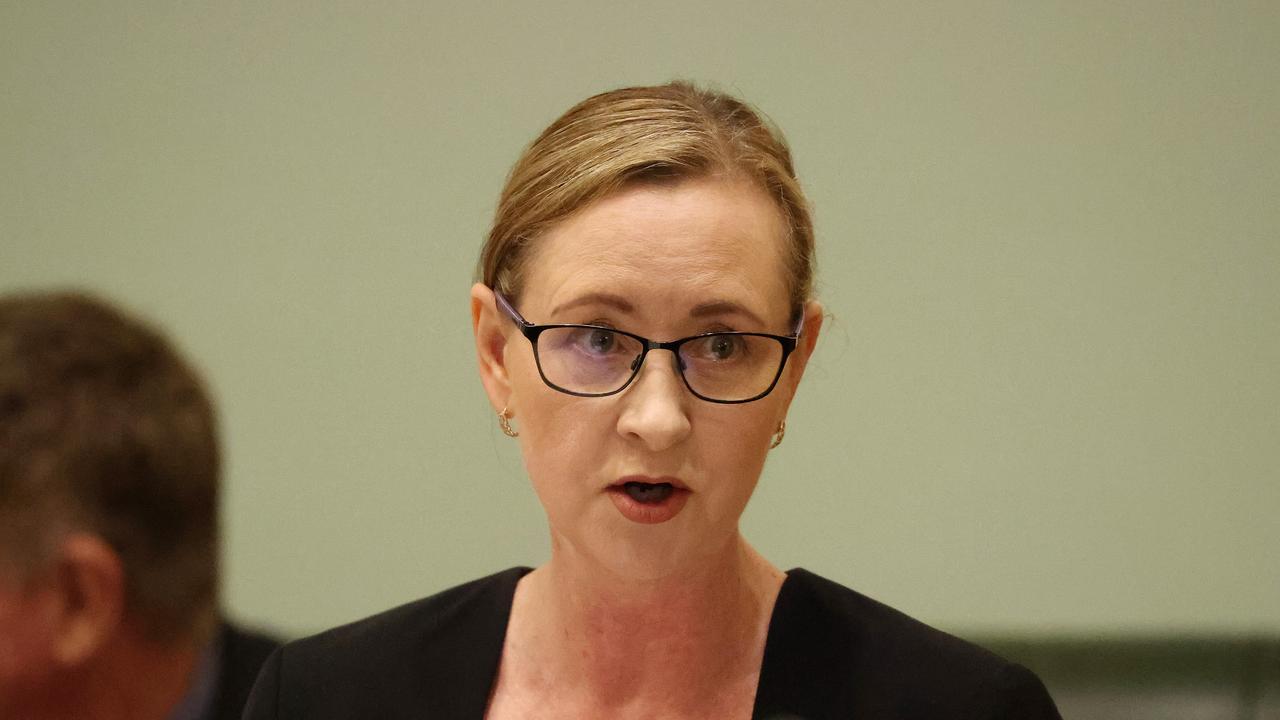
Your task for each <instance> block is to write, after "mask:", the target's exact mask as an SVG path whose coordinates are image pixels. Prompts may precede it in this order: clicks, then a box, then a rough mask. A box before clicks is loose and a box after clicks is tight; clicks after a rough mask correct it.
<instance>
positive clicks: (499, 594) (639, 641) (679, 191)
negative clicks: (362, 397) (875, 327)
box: [246, 83, 1057, 719]
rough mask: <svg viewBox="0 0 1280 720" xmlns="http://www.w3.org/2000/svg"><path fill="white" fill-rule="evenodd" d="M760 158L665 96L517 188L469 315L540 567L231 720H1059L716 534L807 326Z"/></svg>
mask: <svg viewBox="0 0 1280 720" xmlns="http://www.w3.org/2000/svg"><path fill="white" fill-rule="evenodd" d="M812 268H813V228H812V224H811V222H810V219H809V213H808V210H807V207H806V201H805V199H804V197H803V195H802V194H801V191H800V188H799V185H798V184H797V182H796V179H795V173H794V171H793V169H792V164H791V159H790V154H789V151H788V150H787V148H786V146H785V145H784V144H783V142H782V140H781V138H780V137H779V136H778V134H777V133H776V132H774V131H772V130H771V129H769V128H768V127H767V126H766V125H765V124H764V123H763V122H762V121H761V119H760V118H759V116H758V115H756V113H755V112H753V111H752V110H751V109H749V108H748V107H747V106H745V105H743V104H742V103H740V102H738V101H737V100H734V99H733V98H730V97H726V96H724V95H721V94H717V93H712V92H706V91H702V90H699V89H696V88H694V87H691V86H689V85H686V84H681V83H673V84H670V85H665V86H660V87H648V88H630V89H624V90H618V91H614V92H609V93H604V94H602V95H598V96H596V97H593V98H590V99H588V100H586V101H584V102H582V103H581V104H579V105H578V106H576V107H574V108H573V109H571V110H569V112H568V113H566V114H565V115H564V116H563V117H561V118H560V119H559V120H557V121H556V122H555V123H553V124H552V125H551V127H549V128H548V129H547V130H546V131H545V132H543V134H542V135H541V136H540V137H539V138H538V139H537V140H536V141H535V142H534V143H533V144H532V145H531V146H530V147H529V149H528V150H527V151H526V152H525V154H524V155H523V157H522V158H521V159H520V161H519V162H518V163H517V164H516V166H515V168H514V170H513V171H512V174H511V177H510V178H509V180H508V182H507V185H506V188H505V189H504V191H503V194H502V198H501V200H500V202H499V206H498V211H497V217H496V220H495V223H494V226H493V229H492V231H491V233H490V235H489V239H488V242H487V244H486V245H485V247H484V250H483V253H482V256H481V260H480V268H479V275H480V282H479V283H477V284H476V285H475V286H474V287H473V288H472V291H471V310H472V319H473V325H474V329H475V338H476V349H477V355H478V358H479V366H480V377H481V381H482V382H483V384H484V387H485V390H486V392H487V393H488V396H489V399H490V401H491V402H492V404H493V408H494V411H495V412H496V413H497V417H498V422H499V424H500V426H501V427H502V429H503V430H504V432H506V433H507V434H508V435H510V436H512V437H514V438H516V439H517V440H518V441H519V443H520V447H521V451H522V453H523V456H524V460H525V465H526V468H527V470H528V472H529V476H530V478H531V480H532V482H533V486H534V489H535V490H536V492H537V495H538V498H539V499H540V501H541V502H542V505H543V507H544V508H545V510H546V514H547V518H548V522H549V525H550V530H551V538H552V544H551V559H550V560H549V561H548V562H547V564H545V565H543V566H542V567H540V568H538V569H536V570H533V571H528V570H527V569H524V568H516V569H512V570H508V571H506V572H503V573H500V574H498V575H494V576H492V577H489V578H485V579H482V580H479V581H476V582H473V583H470V584H468V585H464V586H461V587H458V588H454V589H452V590H448V591H446V592H444V593H441V594H439V595H436V596H434V597H431V598H427V599H425V600H420V601H418V602H417V603H413V604H410V605H406V606H403V607H401V608H397V609H395V610H391V611H389V612H387V613H383V614H382V615H378V616H375V617H373V618H370V619H367V620H364V621H361V622H358V623H355V624H353V625H349V626H346V627H343V628H338V629H336V630H332V631H329V632H328V633H325V634H322V635H319V636H316V637H313V638H309V639H305V640H302V641H299V642H296V643H293V644H290V645H288V646H286V647H285V648H284V649H282V651H280V652H278V653H277V654H276V655H275V656H274V657H273V659H272V660H270V661H269V662H268V663H267V665H266V667H265V668H264V671H263V674H262V675H261V677H260V678H259V681H258V685H257V687H256V688H255V691H254V696H253V698H252V699H251V701H250V707H249V709H248V711H247V712H246V717H247V718H347V717H379V718H382V717H386V718H393V717H406V718H408V717H425V718H481V717H485V718H493V719H506V718H521V719H528V718H752V717H757V718H765V717H790V718H797V717H798V718H847V717H856V718H1056V717H1057V712H1056V710H1055V709H1054V707H1053V703H1052V701H1051V700H1050V699H1049V698H1048V695H1047V694H1046V693H1045V691H1044V688H1043V686H1042V685H1041V684H1040V683H1039V681H1038V680H1037V679H1036V678H1035V677H1034V676H1033V675H1032V674H1031V673H1030V672H1028V671H1027V670H1025V669H1023V668H1021V667H1018V666H1016V665H1012V664H1009V663H1007V662H1005V661H1003V660H1001V659H999V658H997V657H995V656H993V655H991V654H989V653H986V652H985V651H982V650H980V649H978V648H975V647H973V646H971V645H968V644H966V643H964V642H962V641H960V640H957V639H955V638H952V637H950V636H948V635H945V634H943V633H941V632H938V631H936V630H933V629H931V628H928V627H926V626H924V625H922V624H920V623H917V622H916V621H913V620H911V619H909V618H907V617H905V616H903V615H901V614H899V613H897V612H896V611H893V610H891V609H889V608H886V607H884V606H882V605H879V604H877V603H875V602H874V601H872V600H870V599H867V598H865V597H863V596H861V595H858V594H857V593H855V592H853V591H851V590H848V589H846V588H843V587H841V586H839V585H836V584H835V583H832V582H830V581H827V580H824V579H822V578H820V577H817V576H815V575H813V574H811V573H808V572H805V571H803V570H793V571H791V572H790V573H784V572H782V571H781V570H779V569H778V568H776V567H774V566H773V565H772V564H770V563H769V561H768V560H766V559H765V558H763V557H761V556H760V554H759V553H757V552H756V551H755V550H753V549H752V548H751V546H750V545H748V544H747V542H746V541H745V540H744V539H743V537H742V535H741V534H740V533H739V531H738V520H739V518H740V517H741V515H742V512H743V509H744V508H745V507H746V504H747V501H748V499H749V498H750V497H751V493H752V490H753V489H754V487H755V484H756V481H757V479H758V478H759V476H760V472H761V469H762V467H763V465H764V461H765V457H766V455H767V453H768V452H769V449H770V448H771V447H774V446H776V445H777V444H778V443H780V442H781V441H782V440H783V435H784V432H785V428H786V423H785V420H786V415H787V408H788V407H789V406H790V404H791V400H792V398H793V397H794V396H795V393H796V389H797V387H798V386H799V384H800V379H801V376H802V375H803V373H804V369H805V364H806V362H807V361H808V359H809V357H810V355H811V354H812V352H813V349H814V346H815V344H816V342H817V340H818V336H819V332H820V330H821V327H822V307H821V306H820V305H819V304H818V302H817V301H816V300H814V299H813V298H812V286H813V280H812V278H813V269H812Z"/></svg>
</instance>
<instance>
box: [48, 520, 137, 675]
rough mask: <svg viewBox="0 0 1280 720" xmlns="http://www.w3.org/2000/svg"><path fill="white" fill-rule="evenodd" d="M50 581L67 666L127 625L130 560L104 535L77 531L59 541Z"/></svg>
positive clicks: (59, 653) (59, 655)
mask: <svg viewBox="0 0 1280 720" xmlns="http://www.w3.org/2000/svg"><path fill="white" fill-rule="evenodd" d="M50 582H51V583H52V589H53V590H54V592H55V593H56V595H55V602H54V604H53V607H52V612H53V614H54V616H53V618H52V619H53V622H54V625H53V628H54V637H53V656H54V658H55V659H56V660H57V661H59V662H60V663H62V664H63V665H65V666H75V665H79V664H82V663H83V662H85V661H86V660H88V659H90V658H92V657H93V656H94V655H95V654H97V653H98V652H99V651H100V650H101V649H102V648H103V647H104V646H105V645H106V644H108V643H109V642H110V641H111V639H112V638H113V637H114V636H115V635H116V633H117V632H118V631H119V629H120V627H121V625H122V624H123V621H124V612H125V573H124V563H123V562H121V560H120V556H119V555H117V554H116V552H115V550H113V549H112V548H111V546H110V545H108V544H107V543H106V542H105V541H104V540H102V538H100V537H97V536H96V535H90V534H88V533H73V534H71V535H68V536H67V537H66V538H65V539H63V540H62V542H61V543H60V545H59V548H58V553H57V560H56V563H55V567H54V575H53V577H52V578H51V579H50Z"/></svg>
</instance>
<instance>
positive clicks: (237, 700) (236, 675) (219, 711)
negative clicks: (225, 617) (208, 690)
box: [208, 622, 280, 720]
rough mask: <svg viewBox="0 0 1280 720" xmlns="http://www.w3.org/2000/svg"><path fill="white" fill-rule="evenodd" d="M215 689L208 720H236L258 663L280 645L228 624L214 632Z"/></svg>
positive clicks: (258, 668) (255, 673)
mask: <svg viewBox="0 0 1280 720" xmlns="http://www.w3.org/2000/svg"><path fill="white" fill-rule="evenodd" d="M218 636H219V637H218V642H219V643H220V648H221V649H220V653H219V664H218V686H217V690H216V691H215V693H214V696H213V706H212V707H211V708H209V715H208V717H209V719H210V720H239V718H240V715H241V714H242V713H243V711H244V704H245V701H246V700H248V699H249V690H251V689H252V688H253V681H254V679H255V678H257V677H258V671H259V670H260V669H262V663H263V662H265V661H266V659H267V657H268V656H269V655H271V653H272V651H274V650H275V649H276V648H277V647H279V646H280V642H279V641H278V640H275V639H274V638H270V637H267V636H266V635H262V634H260V633H256V632H253V631H250V630H246V629H244V628H240V627H236V626H235V625H232V624H230V623H225V622H224V623H223V624H222V627H221V628H219V630H218Z"/></svg>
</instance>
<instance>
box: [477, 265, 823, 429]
mask: <svg viewBox="0 0 1280 720" xmlns="http://www.w3.org/2000/svg"><path fill="white" fill-rule="evenodd" d="M490 289H491V290H493V289H492V288H490ZM493 297H494V300H496V301H497V304H498V307H500V308H502V311H503V312H505V313H506V314H507V317H508V318H510V319H511V321H512V322H514V323H515V325H516V327H517V328H519V330H520V334H522V335H524V336H525V338H526V339H527V340H528V341H529V344H530V345H531V346H532V347H533V361H534V363H535V364H537V366H538V375H539V377H541V378H542V382H543V383H545V384H546V386H547V387H549V388H551V389H552V390H555V391H557V392H562V393H564V394H566V395H573V396H575V397H608V396H610V395H617V394H618V393H620V392H622V391H623V390H626V389H627V388H628V387H631V383H633V382H635V379H636V378H637V377H639V375H640V369H641V368H643V367H644V361H645V358H647V357H648V356H649V352H650V351H651V350H670V351H671V354H672V355H674V356H675V358H676V372H677V373H678V374H679V375H680V381H681V382H683V383H684V386H685V387H686V388H688V390H689V392H690V393H693V396H694V397H696V398H698V399H699V400H704V401H706V402H711V403H718V404H721V405H740V404H742V403H749V402H755V401H756V400H759V399H761V398H763V397H765V396H766V395H768V394H769V393H771V392H773V389H774V388H775V387H777V386H778V380H779V379H781V378H782V371H783V370H785V369H786V367H787V360H788V359H789V358H790V357H791V353H793V352H795V349H796V346H797V345H798V344H799V342H800V333H801V331H802V330H803V329H804V313H803V312H801V313H800V317H799V319H798V320H797V321H796V328H795V332H794V333H792V334H791V335H773V334H771V333H759V332H739V331H736V330H724V331H718V332H705V333H698V334H697V335H690V336H689V337H683V338H678V339H676V340H669V341H667V342H659V341H657V340H650V339H649V338H647V337H644V336H643V335H637V334H635V333H633V332H627V331H626V330H619V329H618V328H615V327H609V326H608V325H591V324H587V323H549V324H545V325H538V324H535V323H531V322H529V321H528V320H526V319H525V318H524V316H523V315H521V314H520V311H519V310H516V309H515V306H513V305H512V304H511V302H510V301H508V300H507V298H506V297H505V296H504V295H503V294H502V293H501V292H499V291H498V290H493ZM556 328H586V329H590V330H605V331H608V332H611V333H617V334H618V335H625V336H627V337H629V338H631V339H633V340H636V341H638V342H639V343H640V346H641V349H640V354H639V355H638V356H637V358H636V359H635V360H632V361H631V362H632V365H633V366H634V367H632V369H631V376H630V377H628V378H627V380H626V382H624V383H622V386H621V387H619V388H618V389H617V390H610V391H609V392H605V393H583V392H576V391H574V390H569V389H568V388H564V387H561V386H559V385H556V384H555V383H553V382H551V380H549V379H547V375H546V373H545V372H543V370H542V358H541V355H540V354H539V352H538V336H540V335H542V333H543V332H545V331H547V330H553V329H556ZM712 335H734V336H749V337H763V338H769V339H770V340H774V341H777V343H778V344H779V345H781V346H782V357H781V359H779V361H778V371H777V372H776V373H774V375H773V380H772V381H771V382H770V383H769V387H767V388H765V389H764V391H763V392H761V393H760V394H758V395H754V396H752V397H749V398H745V399H743V400H717V399H715V398H709V397H707V396H706V395H703V394H702V393H700V392H698V391H697V390H694V389H693V386H692V385H690V384H689V378H687V377H685V374H684V370H685V365H684V360H683V359H682V358H681V357H680V346H682V345H684V344H685V343H689V342H693V341H694V340H700V339H702V338H705V337H709V336H712Z"/></svg>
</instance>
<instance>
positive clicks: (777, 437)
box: [769, 420, 787, 450]
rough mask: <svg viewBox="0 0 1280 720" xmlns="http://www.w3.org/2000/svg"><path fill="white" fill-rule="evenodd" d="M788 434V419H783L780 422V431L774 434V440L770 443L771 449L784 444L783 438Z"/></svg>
mask: <svg viewBox="0 0 1280 720" xmlns="http://www.w3.org/2000/svg"><path fill="white" fill-rule="evenodd" d="M786 436H787V421H786V420H782V421H780V422H779V423H778V431H777V432H775V433H774V434H773V442H771V443H769V449H770V450H772V449H774V448H776V447H778V446H779V445H781V444H782V438H784V437H786Z"/></svg>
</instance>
